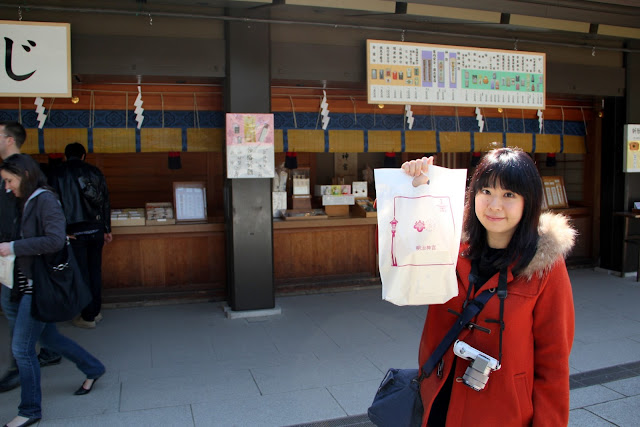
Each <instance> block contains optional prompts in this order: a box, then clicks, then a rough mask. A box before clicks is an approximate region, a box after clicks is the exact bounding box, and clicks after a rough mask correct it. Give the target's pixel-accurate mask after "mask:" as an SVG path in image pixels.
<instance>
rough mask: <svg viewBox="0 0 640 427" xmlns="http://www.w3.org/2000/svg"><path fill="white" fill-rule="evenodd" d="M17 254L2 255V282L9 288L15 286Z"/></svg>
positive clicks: (0, 281) (0, 262)
mask: <svg viewBox="0 0 640 427" xmlns="http://www.w3.org/2000/svg"><path fill="white" fill-rule="evenodd" d="M15 259H16V256H15V255H7V256H0V283H2V284H3V285H5V286H6V287H7V288H9V289H11V288H13V264H14V262H15Z"/></svg>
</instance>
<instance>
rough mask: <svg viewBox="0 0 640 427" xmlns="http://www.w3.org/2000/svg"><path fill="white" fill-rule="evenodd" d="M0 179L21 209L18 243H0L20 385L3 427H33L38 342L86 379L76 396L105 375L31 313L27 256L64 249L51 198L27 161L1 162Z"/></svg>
mask: <svg viewBox="0 0 640 427" xmlns="http://www.w3.org/2000/svg"><path fill="white" fill-rule="evenodd" d="M0 175H2V179H3V180H4V181H5V184H6V188H7V189H9V190H10V191H12V192H13V193H14V194H15V196H16V197H17V198H18V199H19V200H20V205H21V208H22V221H21V224H22V225H21V229H22V239H19V240H15V241H12V242H5V243H0V255H2V256H7V255H10V254H14V255H15V256H16V272H17V275H16V276H17V280H16V281H15V282H14V287H13V289H12V290H11V293H12V297H11V303H10V304H9V306H8V307H5V309H6V310H5V315H6V317H7V319H8V320H9V327H10V330H11V332H12V340H11V350H12V352H13V356H14V358H15V359H16V362H17V365H18V370H19V372H20V383H21V385H22V391H21V402H20V406H18V416H17V417H16V418H14V419H13V420H11V421H10V422H9V423H7V424H5V426H9V427H17V426H19V427H22V426H28V425H31V424H34V423H36V422H38V421H39V420H40V418H41V417H42V409H41V401H42V393H41V390H40V364H39V363H38V357H37V354H36V342H37V341H38V340H39V341H40V343H41V344H42V345H43V346H45V347H47V348H49V349H51V350H53V351H55V352H57V353H60V354H61V355H63V356H64V357H66V358H67V359H69V360H70V361H72V362H73V363H75V364H76V366H77V367H78V369H80V370H81V371H82V372H83V373H84V374H85V375H86V379H85V381H84V382H83V383H82V385H81V386H80V388H78V390H76V392H75V394H76V395H82V394H87V393H89V392H90V391H91V389H92V387H93V384H94V383H95V381H96V380H97V379H98V378H100V377H101V376H102V375H103V374H104V373H105V367H104V365H103V364H102V363H101V362H100V361H99V360H98V359H96V358H95V357H93V356H92V355H91V354H89V353H88V352H87V351H86V350H85V349H83V348H82V347H80V346H79V345H78V344H77V343H75V342H74V341H72V340H70V339H69V338H67V337H65V336H63V335H61V334H60V333H59V332H58V329H57V328H56V325H55V323H45V322H41V321H39V320H37V319H35V318H34V317H33V316H32V315H31V297H32V292H33V287H34V284H33V282H32V280H31V279H32V277H33V271H32V268H33V257H34V256H37V255H41V254H49V253H55V252H58V251H59V250H61V249H62V248H63V247H64V245H65V244H66V234H65V218H64V213H63V212H62V208H61V207H60V202H59V201H58V198H57V196H56V195H55V194H54V193H53V192H52V191H51V190H50V189H49V188H48V187H47V186H46V179H45V177H44V175H43V174H42V172H41V171H40V167H39V166H38V164H37V163H36V162H35V161H34V160H33V159H32V158H31V157H29V156H27V155H25V154H16V155H13V156H11V157H9V158H7V159H5V161H4V163H2V165H0ZM35 286H38V284H35Z"/></svg>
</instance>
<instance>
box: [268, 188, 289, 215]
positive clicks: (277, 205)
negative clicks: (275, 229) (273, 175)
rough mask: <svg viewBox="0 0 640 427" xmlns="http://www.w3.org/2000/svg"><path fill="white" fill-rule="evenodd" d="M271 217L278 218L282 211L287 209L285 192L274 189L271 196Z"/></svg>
mask: <svg viewBox="0 0 640 427" xmlns="http://www.w3.org/2000/svg"><path fill="white" fill-rule="evenodd" d="M272 205H273V217H274V218H280V217H281V216H282V213H283V212H284V211H286V210H287V192H286V191H274V192H273V196H272Z"/></svg>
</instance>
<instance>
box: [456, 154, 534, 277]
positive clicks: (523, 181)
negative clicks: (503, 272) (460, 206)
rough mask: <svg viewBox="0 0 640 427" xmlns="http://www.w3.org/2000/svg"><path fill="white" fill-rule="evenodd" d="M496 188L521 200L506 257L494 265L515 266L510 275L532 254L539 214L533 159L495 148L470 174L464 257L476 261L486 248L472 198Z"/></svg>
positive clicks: (485, 238)
mask: <svg viewBox="0 0 640 427" xmlns="http://www.w3.org/2000/svg"><path fill="white" fill-rule="evenodd" d="M498 185H499V186H500V187H502V188H503V189H505V190H509V191H512V192H514V193H517V194H519V195H521V196H522V197H523V198H524V211H523V212H522V218H521V219H520V222H519V223H518V226H517V227H516V230H515V232H514V234H513V236H512V237H511V241H510V242H509V245H508V246H507V251H506V253H507V256H505V257H503V258H502V260H500V261H499V262H498V264H499V265H495V266H496V267H498V268H503V267H507V266H509V265H510V264H511V263H513V262H515V265H514V268H513V271H514V273H516V274H517V273H518V272H520V271H521V270H522V269H524V268H525V267H526V266H527V265H528V264H529V262H531V259H533V256H534V255H535V253H536V249H537V244H538V237H539V236H538V224H539V222H540V214H541V212H542V197H543V194H542V180H541V179H540V174H539V173H538V169H537V168H536V165H535V163H534V162H533V159H532V158H531V157H530V156H529V155H528V154H527V153H525V152H524V151H522V150H520V149H519V148H499V149H496V150H492V151H490V152H489V153H487V154H486V155H485V156H484V157H483V158H482V160H481V161H480V163H479V164H478V166H477V168H476V170H475V171H474V173H473V177H472V179H471V183H470V184H469V187H468V188H467V197H466V204H465V209H464V224H463V230H464V232H465V234H466V235H467V236H468V239H469V248H468V249H467V250H466V251H465V253H464V255H465V256H466V257H468V258H470V259H472V260H476V259H480V257H481V255H482V251H483V250H484V248H485V247H486V246H487V230H486V229H485V228H484V226H483V225H482V224H481V223H480V221H479V220H478V217H477V216H476V210H475V202H476V194H477V193H478V191H480V190H481V189H483V188H485V187H489V188H492V187H496V186H498Z"/></svg>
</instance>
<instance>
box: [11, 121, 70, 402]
mask: <svg viewBox="0 0 640 427" xmlns="http://www.w3.org/2000/svg"><path fill="white" fill-rule="evenodd" d="M26 138H27V132H26V131H25V130H24V127H23V126H22V125H21V124H20V123H18V122H14V121H0V157H1V158H2V160H4V159H6V158H7V157H10V156H13V155H14V154H20V147H22V144H24V141H25V139H26ZM19 238H20V207H19V206H18V201H17V199H16V197H15V196H14V195H13V193H11V192H7V190H6V187H5V183H4V180H2V179H0V242H11V241H14V240H17V239H19ZM0 287H1V288H2V302H3V304H2V305H3V306H4V303H5V301H9V300H10V299H11V289H9V288H8V287H6V286H0ZM38 360H39V361H40V366H49V365H55V364H58V363H60V360H61V357H60V355H59V354H57V353H54V352H52V351H47V350H46V349H41V350H40V354H39V355H38ZM19 385H20V376H19V374H18V368H17V366H16V363H15V360H14V359H13V357H12V358H11V366H10V367H9V369H8V370H7V372H5V373H4V374H3V375H2V376H0V393H2V392H5V391H9V390H12V389H14V388H16V387H18V386H19Z"/></svg>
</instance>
